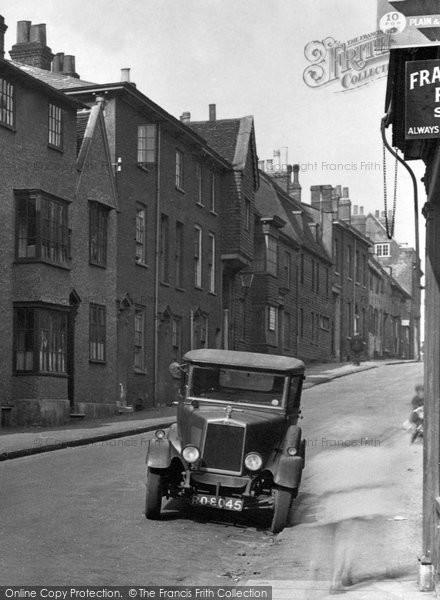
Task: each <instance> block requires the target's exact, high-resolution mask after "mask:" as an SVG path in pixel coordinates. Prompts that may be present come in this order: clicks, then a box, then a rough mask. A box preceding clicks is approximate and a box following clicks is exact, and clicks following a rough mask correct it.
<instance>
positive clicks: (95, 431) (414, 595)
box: [0, 360, 435, 600]
mask: <svg viewBox="0 0 440 600" xmlns="http://www.w3.org/2000/svg"><path fill="white" fill-rule="evenodd" d="M402 362H412V361H399V360H389V361H366V362H362V363H361V364H360V365H353V364H351V363H331V364H330V363H326V364H311V365H308V366H307V367H306V381H305V384H304V387H305V389H308V388H310V387H313V386H316V385H319V384H322V383H327V382H329V381H332V380H333V379H336V378H339V377H344V376H346V375H350V374H353V373H358V372H361V371H365V370H369V369H375V368H377V367H381V366H384V365H388V366H390V368H392V366H393V365H394V364H401V363H402ZM175 419H176V417H175V407H174V406H160V407H157V408H154V409H149V410H144V411H139V412H135V413H132V414H123V415H115V416H114V417H112V418H108V419H95V420H89V421H86V420H83V421H80V422H78V421H74V422H72V423H68V424H66V425H64V426H62V427H53V428H44V429H43V428H36V427H34V428H26V429H24V428H21V429H16V428H6V427H3V428H1V427H0V461H4V460H11V459H15V458H19V457H23V456H29V455H33V454H38V453H42V452H49V451H55V450H59V449H62V448H68V447H74V446H81V445H87V444H91V443H96V442H100V441H105V440H109V439H114V438H118V437H124V436H127V435H138V434H141V433H145V432H148V431H154V430H155V429H159V428H166V427H169V426H170V425H171V424H172V423H173V422H174V421H175ZM417 510H418V511H419V512H420V510H421V507H420V508H419V507H417ZM414 552H417V549H416V548H415V549H414ZM244 585H252V586H254V585H271V586H272V589H273V595H272V598H273V600H315V599H318V598H319V599H320V600H321V599H323V598H327V597H330V596H329V595H328V594H329V592H328V590H329V582H325V581H321V582H312V581H301V580H295V581H292V580H290V581H286V580H270V581H266V580H257V579H254V580H249V581H247V582H246V583H244ZM344 591H345V593H344V596H345V598H346V599H347V600H428V598H433V597H435V596H434V592H420V591H419V588H418V585H417V582H416V581H415V580H414V577H413V576H409V577H405V576H403V577H399V578H398V579H390V580H383V581H371V582H368V583H367V584H365V583H364V584H362V585H359V586H352V587H350V588H348V589H347V590H344Z"/></svg>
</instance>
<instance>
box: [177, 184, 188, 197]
mask: <svg viewBox="0 0 440 600" xmlns="http://www.w3.org/2000/svg"><path fill="white" fill-rule="evenodd" d="M176 191H178V192H179V193H180V194H184V195H186V192H185V190H184V189H183V188H181V187H179V186H178V185H176Z"/></svg>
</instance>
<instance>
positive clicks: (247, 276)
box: [240, 271, 254, 295]
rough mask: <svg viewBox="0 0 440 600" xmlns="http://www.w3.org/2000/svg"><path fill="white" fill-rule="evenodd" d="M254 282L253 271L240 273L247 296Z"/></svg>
mask: <svg viewBox="0 0 440 600" xmlns="http://www.w3.org/2000/svg"><path fill="white" fill-rule="evenodd" d="M253 280H254V273H252V271H241V272H240V281H241V287H242V288H243V290H244V293H245V295H246V294H247V293H248V291H249V288H250V287H251V285H252V282H253Z"/></svg>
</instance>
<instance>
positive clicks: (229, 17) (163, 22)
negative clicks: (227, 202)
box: [0, 0, 425, 256]
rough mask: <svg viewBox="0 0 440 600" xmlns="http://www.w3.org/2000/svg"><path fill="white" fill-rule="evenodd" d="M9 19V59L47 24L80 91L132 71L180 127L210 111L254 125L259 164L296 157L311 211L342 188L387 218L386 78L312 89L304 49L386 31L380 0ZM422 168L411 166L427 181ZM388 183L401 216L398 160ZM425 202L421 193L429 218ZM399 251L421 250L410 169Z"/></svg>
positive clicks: (48, 2)
mask: <svg viewBox="0 0 440 600" xmlns="http://www.w3.org/2000/svg"><path fill="white" fill-rule="evenodd" d="M0 14H2V15H3V16H4V17H5V21H6V24H7V25H8V26H9V29H8V31H7V33H6V43H5V48H6V51H7V53H6V58H9V54H8V51H9V49H10V48H11V46H12V45H13V44H14V43H15V41H16V23H17V21H19V20H28V21H32V23H34V24H36V23H46V25H47V44H48V46H49V47H50V48H51V49H52V51H53V52H54V53H56V52H64V53H65V54H73V55H75V57H76V70H77V72H78V73H79V75H80V77H81V79H84V80H87V81H92V82H97V83H106V82H107V83H110V82H117V81H119V80H120V70H121V68H130V69H131V80H132V81H133V82H134V83H136V85H137V88H138V89H139V90H140V91H141V92H143V93H144V94H145V95H146V96H148V97H149V98H151V99H152V100H153V101H155V102H156V103H158V104H159V105H161V106H162V107H163V108H164V109H165V110H167V111H168V112H169V113H171V114H172V115H174V116H175V117H179V116H180V115H181V114H182V112H184V111H189V112H191V118H192V119H193V120H205V119H207V118H208V105H209V104H216V106H217V118H219V119H221V118H231V117H240V116H245V115H253V116H254V120H255V130H256V140H257V152H258V155H259V158H260V159H270V158H272V157H273V151H274V150H275V149H278V148H287V149H288V163H289V164H295V163H297V164H299V165H300V183H301V185H302V187H303V201H305V202H310V186H311V185H325V184H331V185H333V186H334V185H338V184H339V185H341V186H343V187H348V188H349V195H350V198H351V200H352V203H353V204H354V205H358V206H363V207H364V210H365V212H374V211H375V210H383V207H384V184H383V163H382V141H381V137H380V120H381V118H382V116H383V115H384V110H385V109H384V104H385V89H386V77H385V76H383V77H381V78H376V79H375V80H372V81H369V82H368V83H367V84H365V85H362V86H360V87H357V88H356V89H351V88H349V89H346V90H345V91H344V88H343V87H342V85H341V80H340V79H337V80H336V81H335V82H334V83H331V84H328V85H322V86H320V87H311V86H310V85H307V84H306V83H305V81H304V71H305V70H306V69H307V67H308V66H309V65H310V64H311V63H310V62H309V61H308V60H307V58H306V56H305V48H306V47H307V46H308V45H309V44H310V43H311V42H313V41H318V42H321V41H322V40H325V39H327V38H332V39H334V40H335V41H336V42H348V41H350V40H353V39H354V38H356V37H359V36H362V35H365V34H370V33H373V32H374V31H376V29H377V26H376V0H364V1H362V2H360V1H359V0H358V1H354V0H332V1H331V2H330V1H329V0H307V2H300V1H299V0H118V1H116V0H105V1H104V0H94V1H93V2H90V1H87V2H86V1H85V0H39V1H38V2H35V0H15V1H14V2H13V3H12V2H7V3H6V2H5V0H0ZM309 50H310V46H309ZM383 62H385V61H383ZM418 162H419V161H417V162H416V163H414V162H412V163H411V166H415V167H416V175H417V177H418V179H420V177H421V176H422V175H423V168H422V165H420V164H417V163H418ZM387 173H388V184H387V190H388V192H387V195H388V198H389V204H390V203H391V204H392V198H393V194H394V184H393V179H394V177H393V175H394V159H393V158H392V157H391V156H389V155H388V158H387ZM424 198H425V196H424V189H423V186H422V184H421V183H420V184H419V205H420V206H422V205H423V203H424ZM420 223H421V227H420V229H421V231H420V233H421V237H422V249H423V233H424V231H423V230H424V220H423V218H420ZM396 239H397V240H398V241H399V242H402V243H408V244H409V245H411V246H413V245H414V218H413V199H412V186H411V184H410V179H409V176H408V175H407V174H406V172H405V171H404V169H403V167H400V168H399V177H398V189H397V211H396ZM422 256H423V253H422Z"/></svg>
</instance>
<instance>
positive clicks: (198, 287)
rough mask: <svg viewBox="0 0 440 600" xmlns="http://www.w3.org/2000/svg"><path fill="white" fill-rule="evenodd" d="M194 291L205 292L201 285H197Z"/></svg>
mask: <svg viewBox="0 0 440 600" xmlns="http://www.w3.org/2000/svg"><path fill="white" fill-rule="evenodd" d="M194 289H195V290H199V292H203V288H202V287H201V286H200V285H195V286H194Z"/></svg>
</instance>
